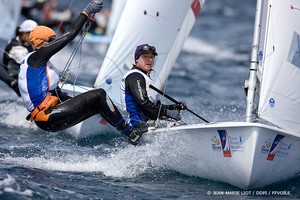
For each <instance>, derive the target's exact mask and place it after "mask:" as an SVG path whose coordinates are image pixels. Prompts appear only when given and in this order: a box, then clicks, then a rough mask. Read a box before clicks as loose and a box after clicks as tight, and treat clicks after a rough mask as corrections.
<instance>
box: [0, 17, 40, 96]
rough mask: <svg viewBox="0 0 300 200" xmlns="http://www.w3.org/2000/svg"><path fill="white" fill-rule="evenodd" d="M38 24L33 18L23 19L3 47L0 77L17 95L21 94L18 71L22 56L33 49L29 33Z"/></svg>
mask: <svg viewBox="0 0 300 200" xmlns="http://www.w3.org/2000/svg"><path fill="white" fill-rule="evenodd" d="M37 25H38V24H37V23H36V22H35V21H33V20H30V19H28V20H25V21H24V22H23V23H22V24H21V25H20V26H18V27H16V33H15V34H16V36H15V37H14V38H12V39H11V40H10V41H9V42H8V44H7V45H6V47H5V50H4V54H3V65H2V64H1V66H0V79H1V80H3V81H4V82H5V83H7V84H8V85H9V86H10V87H11V88H12V89H13V90H14V91H15V92H16V93H17V95H18V96H21V94H20V91H19V88H18V73H19V70H20V64H21V62H22V61H23V59H24V57H25V56H26V55H27V54H28V53H29V52H32V51H33V47H32V46H31V43H30V40H29V33H30V32H31V30H32V29H33V28H35V27H36V26H37Z"/></svg>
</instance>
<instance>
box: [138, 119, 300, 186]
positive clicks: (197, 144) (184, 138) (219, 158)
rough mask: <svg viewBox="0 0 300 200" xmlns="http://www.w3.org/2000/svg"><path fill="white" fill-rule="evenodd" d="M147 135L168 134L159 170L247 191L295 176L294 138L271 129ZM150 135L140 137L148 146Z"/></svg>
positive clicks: (203, 128) (190, 129)
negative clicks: (164, 168) (166, 168)
mask: <svg viewBox="0 0 300 200" xmlns="http://www.w3.org/2000/svg"><path fill="white" fill-rule="evenodd" d="M152 133H154V134H156V135H162V134H161V133H168V138H169V139H170V138H171V140H172V144H173V145H165V147H164V149H165V152H167V151H168V152H172V153H171V154H169V153H166V158H165V159H166V160H167V163H166V164H165V165H166V167H168V168H169V169H171V170H175V171H178V172H180V173H182V174H185V175H189V176H196V177H202V178H207V179H212V180H215V181H221V182H225V183H229V184H231V185H234V186H236V187H238V188H241V189H252V188H259V187H263V186H266V185H270V184H273V183H276V182H280V181H284V180H287V179H290V178H293V177H295V176H297V174H299V173H300V154H299V153H298V152H299V151H300V137H299V135H297V134H293V133H289V132H285V131H282V130H281V129H278V128H273V127H271V126H267V125H262V124H256V123H246V122H234V123H233V122H228V123H226V122H224V123H215V124H194V125H185V126H180V127H172V128H167V129H158V130H153V131H152ZM151 135H152V134H151V133H149V134H146V135H145V137H144V139H145V140H149V141H151V138H152V136H153V135H152V136H151ZM165 137H166V136H165ZM166 148H167V150H166ZM168 148H169V149H168ZM162 156H164V155H162Z"/></svg>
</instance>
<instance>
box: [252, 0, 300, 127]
mask: <svg viewBox="0 0 300 200" xmlns="http://www.w3.org/2000/svg"><path fill="white" fill-rule="evenodd" d="M264 3H265V5H264V10H265V11H267V12H264V15H263V19H262V24H266V28H265V29H263V30H262V33H263V34H262V35H261V37H260V39H261V46H260V51H259V61H260V62H259V70H260V73H261V75H262V78H261V89H260V99H259V108H258V114H259V117H261V118H263V119H265V120H267V121H270V122H271V123H274V124H275V125H277V126H279V127H281V128H283V129H286V130H289V131H294V132H298V133H299V130H300V120H299V111H300V24H299V19H300V1H294V0H269V1H264ZM262 27H264V26H262ZM262 41H264V42H262Z"/></svg>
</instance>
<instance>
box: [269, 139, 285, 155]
mask: <svg viewBox="0 0 300 200" xmlns="http://www.w3.org/2000/svg"><path fill="white" fill-rule="evenodd" d="M283 138H284V136H283V135H280V134H277V135H276V137H275V139H274V141H273V143H272V146H271V148H270V150H269V153H268V157H267V160H274V158H275V156H276V153H277V151H278V149H279V147H280V144H281V141H282V139H283Z"/></svg>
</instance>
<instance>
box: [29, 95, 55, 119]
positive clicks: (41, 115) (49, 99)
mask: <svg viewBox="0 0 300 200" xmlns="http://www.w3.org/2000/svg"><path fill="white" fill-rule="evenodd" d="M57 103H58V98H57V97H56V96H51V95H50V94H47V96H46V97H45V99H44V100H43V102H42V103H41V104H40V105H39V106H38V107H36V108H35V109H33V111H31V113H30V114H29V115H28V116H27V117H26V119H27V120H28V119H29V121H30V122H32V121H48V119H49V114H47V115H46V114H45V110H48V109H49V108H51V107H54V106H56V105H57Z"/></svg>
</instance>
